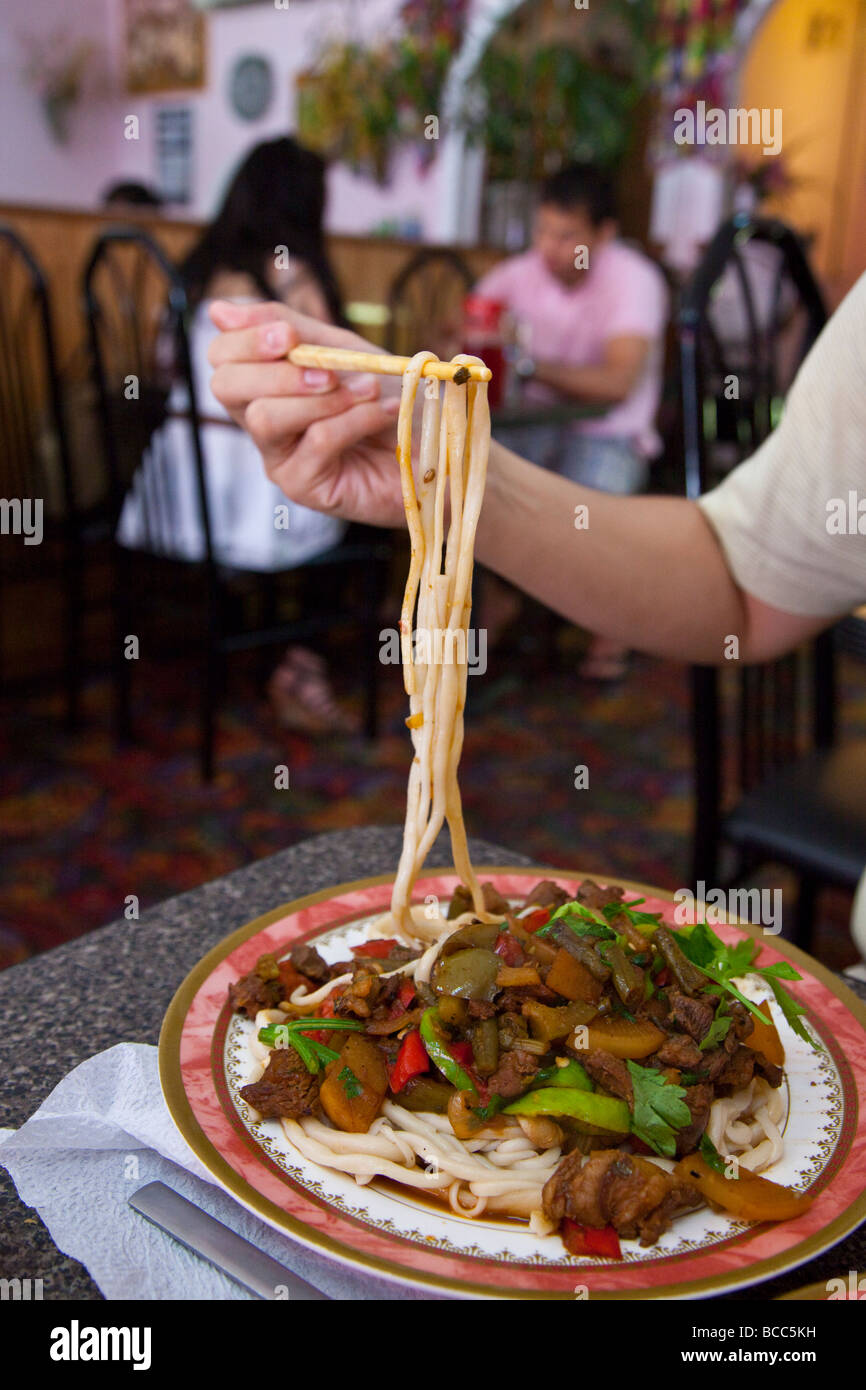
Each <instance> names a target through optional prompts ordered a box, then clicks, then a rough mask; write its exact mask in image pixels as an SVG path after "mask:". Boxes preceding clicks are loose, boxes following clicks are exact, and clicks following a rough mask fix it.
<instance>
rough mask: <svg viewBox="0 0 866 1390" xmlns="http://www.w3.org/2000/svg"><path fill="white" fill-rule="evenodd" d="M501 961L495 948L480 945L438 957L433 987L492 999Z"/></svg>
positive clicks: (462, 995) (470, 997) (467, 997)
mask: <svg viewBox="0 0 866 1390" xmlns="http://www.w3.org/2000/svg"><path fill="white" fill-rule="evenodd" d="M501 965H502V961H501V959H500V957H499V956H497V954H496V952H495V951H493V950H490V949H487V948H484V947H480V946H472V947H470V948H469V949H468V950H466V951H457V952H455V954H454V955H449V956H446V957H445V958H444V959H440V960H439V962H438V963H437V966H436V969H435V970H434V972H433V981H432V983H433V988H434V989H436V990H438V991H439V993H440V994H455V995H457V996H458V997H459V998H461V999H488V1000H489V999H492V998H493V996H494V994H495V993H496V989H497V984H496V977H497V975H498V974H499V970H500V967H501Z"/></svg>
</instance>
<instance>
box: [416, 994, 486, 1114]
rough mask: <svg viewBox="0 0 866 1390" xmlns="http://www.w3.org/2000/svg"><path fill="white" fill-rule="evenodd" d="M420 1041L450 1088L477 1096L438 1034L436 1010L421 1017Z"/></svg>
mask: <svg viewBox="0 0 866 1390" xmlns="http://www.w3.org/2000/svg"><path fill="white" fill-rule="evenodd" d="M419 1031H420V1033H421V1041H422V1042H423V1043H424V1046H425V1048H426V1049H427V1055H428V1057H429V1058H430V1061H431V1062H432V1063H433V1065H434V1066H435V1067H438V1068H439V1070H440V1071H441V1073H442V1075H443V1076H444V1077H445V1079H446V1081H450V1082H451V1085H452V1086H456V1087H457V1090H458V1091H471V1092H472V1094H473V1095H477V1094H478V1088H477V1087H476V1085H475V1082H474V1081H473V1080H472V1077H471V1076H470V1075H469V1073H468V1072H467V1071H465V1070H464V1069H463V1067H462V1066H461V1065H460V1063H459V1062H458V1061H457V1059H456V1057H455V1056H454V1055H453V1053H452V1052H450V1051H449V1050H448V1046H447V1044H446V1043H445V1041H444V1039H443V1038H442V1036H441V1034H440V1032H439V1014H438V1011H437V1009H436V1008H435V1007H434V1008H432V1009H425V1011H424V1013H423V1015H422V1017H421V1026H420V1029H419Z"/></svg>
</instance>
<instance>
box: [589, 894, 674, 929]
mask: <svg viewBox="0 0 866 1390" xmlns="http://www.w3.org/2000/svg"><path fill="white" fill-rule="evenodd" d="M645 902H646V898H635V899H633V901H632V902H630V903H605V905H604V907H603V908H602V909H601V910H602V912H603V913H604V915H605V917H606V918H607V920H608V921H609V922H611V921H613V920H614V918H616V917H620V916H622V917H627V918H628V920H629V921H630V922H631V924H632V926H633V927H640V926H651V927H652V928H653V929H655V928H656V927H657V926H658V925H659V922H660V921H661V913H660V912H634V911H633V910H632V909H633V908H635V907H637V906H638V904H639V903H645Z"/></svg>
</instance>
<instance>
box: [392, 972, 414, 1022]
mask: <svg viewBox="0 0 866 1390" xmlns="http://www.w3.org/2000/svg"><path fill="white" fill-rule="evenodd" d="M414 998H415V981H414V980H401V982H400V988H399V989H398V990H397V998H396V999H395V1000H394V1002H393V1004H392V1005H391V1007H390V1009H389V1010H388V1017H389V1018H399V1017H400V1015H401V1014H404V1013H405V1012H406V1010H407V1009H408V1008H409V1005H410V1004H411V1003H412V1000H413V999H414Z"/></svg>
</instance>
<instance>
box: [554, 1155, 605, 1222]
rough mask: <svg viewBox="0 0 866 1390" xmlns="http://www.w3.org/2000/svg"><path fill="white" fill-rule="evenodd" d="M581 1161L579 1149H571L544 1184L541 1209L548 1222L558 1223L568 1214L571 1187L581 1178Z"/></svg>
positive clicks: (582, 1157) (581, 1156) (582, 1156)
mask: <svg viewBox="0 0 866 1390" xmlns="http://www.w3.org/2000/svg"><path fill="white" fill-rule="evenodd" d="M583 1159H584V1155H583V1154H582V1153H581V1152H580V1150H579V1149H572V1151H571V1153H570V1154H566V1156H565V1158H564V1159H563V1160H562V1162H561V1163H560V1164H559V1166H558V1167H557V1168H556V1169H555V1171H554V1172H553V1174H552V1176H551V1177H549V1178H548V1180H547V1182H546V1183H545V1185H544V1192H543V1193H542V1207H543V1210H544V1214H545V1216H546V1217H547V1219H548V1220H549V1221H556V1222H559V1221H561V1220H562V1218H563V1217H564V1216H567V1215H568V1214H569V1211H568V1208H569V1201H570V1197H571V1186H572V1183H574V1182H576V1181H577V1180H578V1179H579V1178H580V1176H581V1173H582V1171H583ZM587 1224H588V1223H587ZM599 1224H600V1225H603V1224H604V1223H603V1222H599Z"/></svg>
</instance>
